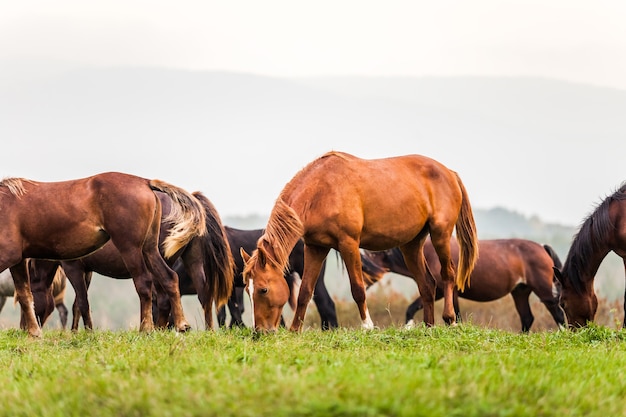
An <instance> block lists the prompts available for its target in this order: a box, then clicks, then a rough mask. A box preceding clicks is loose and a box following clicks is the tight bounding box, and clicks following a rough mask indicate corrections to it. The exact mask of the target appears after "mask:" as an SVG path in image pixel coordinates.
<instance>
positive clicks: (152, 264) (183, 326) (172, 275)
mask: <svg viewBox="0 0 626 417" xmlns="http://www.w3.org/2000/svg"><path fill="white" fill-rule="evenodd" d="M145 260H146V264H147V265H148V269H149V270H150V272H151V273H152V275H153V276H155V277H156V279H157V280H158V283H159V284H160V285H161V287H162V288H163V292H164V293H165V294H167V297H168V298H169V302H170V308H171V310H170V314H171V317H172V321H173V323H174V327H175V328H176V330H177V331H179V332H185V331H187V330H189V329H191V326H190V325H189V323H188V322H187V319H186V318H185V315H184V314H183V305H182V303H181V300H180V287H179V285H178V274H176V272H174V271H173V270H172V269H171V268H170V267H169V266H168V265H167V263H166V262H165V260H164V259H163V257H161V255H160V254H159V253H158V252H154V253H149V254H145Z"/></svg>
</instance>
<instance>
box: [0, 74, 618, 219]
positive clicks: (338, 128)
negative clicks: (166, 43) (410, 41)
mask: <svg viewBox="0 0 626 417" xmlns="http://www.w3.org/2000/svg"><path fill="white" fill-rule="evenodd" d="M5 68H6V69H5V70H2V69H0V139H1V141H2V149H3V152H2V158H3V161H2V163H1V164H0V176H24V177H27V178H32V179H38V180H51V181H52V180H62V179H70V178H78V177H83V176H87V175H92V174H94V173H97V172H101V171H110V170H120V171H125V172H130V173H135V174H138V175H142V176H146V177H151V178H161V179H165V180H168V181H170V182H173V183H176V184H178V185H181V186H183V187H185V188H187V189H189V190H201V191H203V192H204V193H205V194H206V195H207V196H208V197H209V198H210V199H211V200H212V201H213V202H214V203H215V205H216V207H217V208H218V210H220V212H221V213H223V215H225V216H228V215H247V214H251V213H259V214H261V215H263V214H266V213H269V211H270V210H271V207H272V205H273V202H274V199H275V198H276V196H277V195H278V193H279V191H280V189H281V188H282V187H283V185H284V184H285V183H286V182H287V181H288V180H289V179H290V178H291V177H292V176H293V175H294V174H295V173H296V172H297V171H298V170H299V169H300V168H302V167H303V166H304V165H306V163H308V162H309V161H311V160H312V159H314V158H315V157H317V156H319V155H321V154H322V153H324V152H326V151H328V150H331V149H337V150H344V151H348V152H352V153H355V154H358V155H359V156H363V157H379V156H391V155H397V154H405V153H420V154H424V155H428V156H431V157H433V158H435V159H438V160H440V161H441V162H444V163H445V164H446V165H448V166H449V167H451V168H452V169H455V170H456V171H458V172H459V173H460V174H461V177H462V178H463V180H464V182H465V185H466V186H467V188H468V190H469V192H470V196H471V200H472V203H473V205H474V206H475V207H477V208H483V209H491V208H494V207H504V208H506V209H509V210H512V211H516V212H519V213H521V214H523V215H525V216H539V218H541V219H542V220H545V221H547V222H553V223H562V224H566V225H576V224H578V223H579V222H580V221H581V220H582V218H583V217H584V216H585V215H586V214H588V212H589V211H590V210H591V209H592V208H593V205H594V204H595V203H597V202H598V200H599V199H600V198H601V197H603V196H604V195H606V194H609V193H610V192H612V191H613V189H614V188H615V187H617V186H618V185H619V183H620V182H621V181H622V180H624V179H625V178H626V176H624V170H623V166H624V164H623V156H624V155H625V154H626V124H625V123H623V115H624V114H625V111H626V91H622V90H615V89H608V88H600V87H594V86H589V85H578V84H571V83H565V82H560V81H555V80H546V79H534V78H481V77H467V78H435V77H433V78H358V77H342V78H310V79H278V78H270V77H262V76H255V75H250V74H237V73H218V72H190V71H181V70H167V69H155V68H109V69H106V68H99V69H79V70H67V69H62V68H55V69H54V71H50V72H48V73H46V71H45V68H43V67H41V68H33V67H32V66H30V67H28V68H26V69H24V70H23V71H18V69H19V67H16V66H15V65H13V66H10V65H7V66H6V67H5ZM44 73H45V75H42V74H44Z"/></svg>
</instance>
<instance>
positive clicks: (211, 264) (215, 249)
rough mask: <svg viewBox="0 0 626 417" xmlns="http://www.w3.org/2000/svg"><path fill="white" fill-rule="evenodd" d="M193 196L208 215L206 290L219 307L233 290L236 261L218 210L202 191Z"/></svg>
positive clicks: (205, 269)
mask: <svg viewBox="0 0 626 417" xmlns="http://www.w3.org/2000/svg"><path fill="white" fill-rule="evenodd" d="M193 196H194V197H195V198H196V199H197V201H199V202H200V204H201V205H202V207H204V212H205V216H206V221H205V224H206V233H205V234H204V236H202V237H201V242H202V251H203V259H204V274H205V276H206V282H205V286H206V288H204V290H205V291H207V292H206V293H207V294H210V295H211V298H212V299H213V300H214V301H215V306H216V308H218V309H219V308H220V307H221V306H223V305H224V304H226V302H227V301H228V298H229V297H230V294H231V293H232V291H233V283H234V281H235V278H234V270H235V263H234V260H233V255H232V253H231V251H230V245H229V243H228V238H227V236H226V230H225V229H224V226H223V224H222V220H221V219H220V216H219V214H218V213H217V210H216V209H215V207H214V206H213V204H212V203H211V201H209V199H208V198H206V197H205V196H204V194H202V193H201V192H198V191H196V192H194V193H193Z"/></svg>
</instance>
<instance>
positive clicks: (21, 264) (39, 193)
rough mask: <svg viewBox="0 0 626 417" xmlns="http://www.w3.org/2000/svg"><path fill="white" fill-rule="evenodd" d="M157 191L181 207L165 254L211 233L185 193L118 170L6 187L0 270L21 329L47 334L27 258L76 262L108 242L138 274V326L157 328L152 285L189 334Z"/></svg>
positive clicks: (1, 189)
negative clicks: (8, 277)
mask: <svg viewBox="0 0 626 417" xmlns="http://www.w3.org/2000/svg"><path fill="white" fill-rule="evenodd" d="M155 190H159V191H163V192H165V193H167V194H168V195H170V196H171V197H172V199H173V201H174V202H175V204H174V210H172V213H171V215H170V216H169V217H170V218H169V219H167V220H168V221H170V222H172V224H174V227H173V228H172V232H171V233H170V235H169V236H168V238H167V239H166V241H165V242H164V251H165V254H166V255H167V256H171V255H172V254H174V253H176V252H177V251H179V250H180V248H181V247H183V246H185V245H186V244H187V243H188V242H189V240H191V239H192V238H193V236H196V235H201V234H202V233H204V232H205V230H206V227H205V224H204V222H205V219H204V209H203V208H202V206H201V205H200V204H199V203H198V202H197V200H196V199H194V198H193V197H192V196H191V194H189V193H188V192H186V191H185V190H183V189H181V188H178V187H175V186H173V185H171V184H168V183H165V182H163V181H159V180H148V179H144V178H140V177H136V176H133V175H128V174H123V173H116V172H109V173H103V174H98V175H94V176H91V177H88V178H83V179H78V180H72V181H61V182H36V181H31V180H25V179H21V178H9V179H5V180H3V181H2V182H0V211H2V213H3V214H2V216H1V217H0V270H3V269H6V268H9V267H10V268H11V274H12V275H13V280H14V283H15V292H16V297H17V299H18V301H19V303H20V306H21V309H22V313H23V314H24V323H23V328H24V329H26V330H27V331H28V333H29V334H30V335H31V336H33V337H39V336H41V327H40V326H39V324H38V323H37V319H36V317H35V311H34V308H33V295H32V293H31V289H30V283H29V277H28V270H27V265H26V259H27V258H35V259H52V260H66V259H76V258H80V257H83V256H86V255H89V254H90V253H92V252H94V251H95V250H97V249H99V248H100V247H102V246H103V245H104V244H105V243H106V242H107V241H109V240H111V242H113V244H114V245H115V246H116V247H117V249H118V250H119V251H120V254H121V256H122V258H123V260H124V263H125V264H126V266H127V267H128V270H129V271H130V272H131V275H132V276H133V279H134V282H135V288H136V290H137V293H138V295H139V299H140V303H141V324H140V329H141V330H145V331H149V330H152V329H153V327H154V324H153V320H152V314H151V313H152V311H151V310H152V282H153V281H154V282H156V283H158V284H160V285H161V287H162V288H163V289H164V291H165V293H166V294H167V295H168V297H169V298H170V301H171V303H172V314H173V316H174V317H175V323H176V329H177V330H179V331H185V330H187V329H189V324H188V322H187V320H186V319H185V317H184V314H183V309H182V304H181V301H180V294H179V290H178V277H177V275H176V273H175V272H174V271H172V269H170V268H169V267H168V265H167V263H166V262H165V261H164V259H163V257H162V256H161V255H160V253H159V249H158V246H157V245H158V236H159V230H160V225H161V207H160V206H161V203H160V201H159V199H158V198H157V197H156V195H155V193H154V191H155Z"/></svg>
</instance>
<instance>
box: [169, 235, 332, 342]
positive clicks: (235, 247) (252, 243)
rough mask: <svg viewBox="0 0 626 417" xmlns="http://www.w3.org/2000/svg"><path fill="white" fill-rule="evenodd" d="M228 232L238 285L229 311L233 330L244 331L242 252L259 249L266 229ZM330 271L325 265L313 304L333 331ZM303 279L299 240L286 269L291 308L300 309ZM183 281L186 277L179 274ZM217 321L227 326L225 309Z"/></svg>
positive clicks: (218, 314) (323, 322) (324, 325)
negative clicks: (298, 282) (299, 281)
mask: <svg viewBox="0 0 626 417" xmlns="http://www.w3.org/2000/svg"><path fill="white" fill-rule="evenodd" d="M224 227H225V229H226V236H228V241H229V243H230V248H231V250H232V255H233V259H234V261H235V281H234V287H233V292H232V294H231V296H230V298H229V299H228V310H229V311H230V317H231V321H230V327H233V326H240V327H243V326H244V323H243V319H242V314H243V287H244V280H243V267H244V261H243V258H242V256H241V251H240V249H241V248H243V250H244V251H246V252H252V251H253V250H254V249H255V248H256V242H257V241H258V240H259V238H260V237H261V236H262V235H263V233H264V230H263V229H253V230H241V229H235V228H233V227H228V226H224ZM325 270H326V264H325V263H324V264H322V267H321V270H320V274H319V278H318V279H317V283H316V284H315V290H314V291H313V302H314V303H315V305H316V307H317V311H318V313H319V315H320V319H321V321H322V323H321V326H322V330H329V329H334V328H337V327H339V324H338V323H337V313H336V311H335V303H334V301H333V300H332V298H331V297H330V294H329V293H328V290H327V289H326V286H325V285H324V272H325ZM295 274H297V275H298V277H300V278H301V277H302V275H303V274H304V243H303V242H302V240H298V241H297V242H296V244H295V246H294V247H293V249H292V251H291V253H290V254H289V262H288V265H287V267H286V268H285V274H284V277H285V280H286V281H287V284H288V285H289V293H290V296H289V306H290V307H291V308H292V309H295V305H296V299H295V297H296V290H297V289H296V277H295ZM178 275H179V277H181V280H182V279H183V275H181V274H180V273H179V274H178ZM217 321H218V323H219V325H220V326H225V324H226V309H225V307H222V308H219V309H218V310H217Z"/></svg>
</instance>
